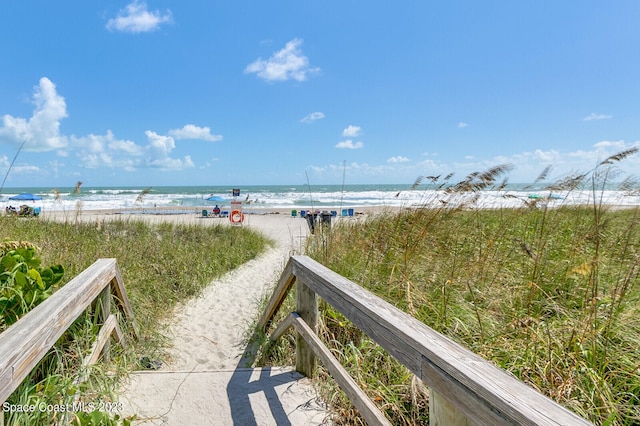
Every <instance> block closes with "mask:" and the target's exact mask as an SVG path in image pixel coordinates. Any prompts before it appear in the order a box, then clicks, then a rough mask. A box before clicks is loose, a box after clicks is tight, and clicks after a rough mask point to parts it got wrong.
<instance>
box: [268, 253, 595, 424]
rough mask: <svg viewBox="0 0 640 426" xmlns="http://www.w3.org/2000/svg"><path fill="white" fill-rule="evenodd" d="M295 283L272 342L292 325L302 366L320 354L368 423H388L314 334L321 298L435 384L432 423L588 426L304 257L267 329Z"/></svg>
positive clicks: (272, 305) (284, 284)
mask: <svg viewBox="0 0 640 426" xmlns="http://www.w3.org/2000/svg"><path fill="white" fill-rule="evenodd" d="M294 282H295V283H296V299H297V307H296V311H297V312H294V313H291V314H290V315H289V316H287V317H286V319H285V320H284V321H283V322H282V323H281V324H280V325H279V326H278V327H277V328H276V329H275V331H274V332H273V333H272V335H271V336H270V339H272V340H277V339H278V337H280V336H281V335H282V333H283V332H284V331H285V330H286V329H287V328H288V327H290V326H293V327H294V328H295V329H296V331H297V333H298V337H297V338H296V369H297V370H298V371H299V372H301V373H303V374H305V375H307V376H309V377H312V375H313V371H314V368H315V359H316V357H318V358H320V360H321V361H322V362H323V364H324V365H325V367H326V368H327V370H328V371H329V373H330V374H331V375H332V376H333V377H334V379H335V380H336V381H337V382H338V384H339V385H340V387H341V388H342V389H343V390H344V392H345V393H346V394H347V396H348V397H349V399H350V400H351V402H352V403H353V404H354V406H355V407H356V408H357V409H358V411H359V412H360V414H361V415H362V416H363V418H364V419H365V420H366V421H367V423H369V424H370V425H374V424H380V425H388V424H390V423H389V421H388V420H387V419H386V417H385V416H384V415H383V414H382V413H381V412H380V411H379V410H378V408H377V407H376V406H375V404H374V403H373V402H372V401H371V400H370V399H369V398H368V397H367V396H366V395H365V393H364V392H363V391H362V390H361V389H360V388H359V387H358V386H357V384H356V383H355V381H354V380H353V379H352V378H351V377H350V376H349V375H348V373H347V372H346V370H345V369H344V368H343V367H342V366H341V365H340V363H339V362H338V361H337V360H336V359H335V357H334V356H333V355H332V354H331V353H330V351H329V350H328V349H327V348H326V346H325V345H324V344H323V343H322V342H321V341H320V339H319V338H318V336H317V335H316V327H317V318H318V312H317V309H318V302H317V296H320V297H322V298H323V299H324V300H325V301H326V302H327V303H329V304H330V305H331V306H333V307H334V308H335V309H337V310H338V311H340V312H341V313H342V314H343V315H344V316H345V317H346V318H348V319H349V320H350V321H351V322H352V323H353V324H354V325H355V326H356V327H358V328H359V329H360V330H362V331H363V332H364V333H366V334H367V335H368V336H369V337H371V338H372V339H373V340H374V341H375V342H376V343H378V344H379V345H380V346H382V347H383V348H384V349H385V350H386V351H387V352H388V353H389V354H390V355H392V356H393V357H394V358H396V359H397V360H398V361H400V362H401V363H402V364H404V365H405V366H406V367H407V368H408V369H409V370H410V371H411V372H413V374H415V375H416V376H417V377H418V378H419V379H421V380H422V381H423V382H424V383H425V384H426V385H427V386H428V387H429V388H430V392H431V394H430V398H429V418H430V422H431V424H432V425H436V424H440V425H445V424H446V425H468V424H478V425H512V424H518V425H571V426H575V425H589V424H591V423H589V422H588V421H587V420H585V419H583V418H581V417H579V416H577V415H575V414H574V413H572V412H571V411H569V410H567V409H566V408H564V407H562V406H560V405H559V404H557V403H555V402H554V401H552V400H551V399H549V398H547V397H546V396H544V395H542V394H541V393H539V392H537V391H536V390H535V389H533V388H531V387H529V386H527V385H526V384H525V383H523V382H521V381H520V380H518V379H516V378H515V377H514V376H512V375H509V374H508V373H507V372H505V371H504V370H501V369H499V368H498V367H496V366H494V365H493V364H491V363H490V362H488V361H487V360H485V359H483V358H481V357H479V356H478V355H476V354H474V353H473V352H471V351H469V350H467V349H465V348H464V347H462V346H460V345H459V344H457V343H455V342H453V341H452V340H450V339H448V338H447V337H445V336H443V335H441V334H439V333H437V332H436V331H434V330H433V329H431V328H429V327H427V326H426V325H425V324H423V323H421V322H420V321H418V320H416V319H415V318H413V317H411V316H409V315H407V314H406V313H404V312H402V311H400V310H399V309H397V308H396V307H394V306H393V305H391V304H389V303H387V302H385V301H384V300H382V299H380V298H379V297H377V296H375V295H374V294H372V293H370V292H369V291H367V290H365V289H363V288H362V287H360V286H358V285H357V284H355V283H353V282H351V281H349V280H348V279H346V278H344V277H343V276H341V275H339V274H337V273H335V272H333V271H331V270H329V269H328V268H326V267H324V266H323V265H321V264H319V263H317V262H316V261H314V260H313V259H311V258H309V257H306V256H294V257H292V258H291V259H289V262H288V264H287V266H286V267H285V270H284V272H283V274H282V276H281V278H280V280H279V282H278V285H277V287H276V289H275V290H274V292H273V295H272V296H271V299H270V300H269V303H268V305H267V307H266V309H265V311H264V313H263V315H262V317H261V318H260V320H259V323H258V325H259V327H260V328H262V330H263V331H265V332H266V331H267V328H268V327H269V325H270V323H271V321H272V319H273V318H274V316H275V314H276V313H277V312H278V310H279V308H280V306H281V304H282V302H283V301H284V299H285V297H286V295H287V293H288V291H289V289H290V288H291V287H292V286H293V284H294Z"/></svg>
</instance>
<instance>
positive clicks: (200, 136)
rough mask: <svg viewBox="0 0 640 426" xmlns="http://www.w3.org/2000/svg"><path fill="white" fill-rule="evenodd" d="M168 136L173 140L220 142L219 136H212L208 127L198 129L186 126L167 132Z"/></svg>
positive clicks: (191, 125)
mask: <svg viewBox="0 0 640 426" xmlns="http://www.w3.org/2000/svg"><path fill="white" fill-rule="evenodd" d="M169 135H171V136H173V137H174V138H175V139H177V140H180V139H192V140H202V141H209V142H217V141H221V140H222V136H221V135H212V134H211V129H210V128H209V127H198V126H196V125H193V124H187V125H185V126H184V127H183V128H182V129H173V130H169Z"/></svg>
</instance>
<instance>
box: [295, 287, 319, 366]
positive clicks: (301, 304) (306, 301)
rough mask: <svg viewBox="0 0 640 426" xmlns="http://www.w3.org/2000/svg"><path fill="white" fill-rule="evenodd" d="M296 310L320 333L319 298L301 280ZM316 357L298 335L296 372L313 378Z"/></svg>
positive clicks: (297, 288)
mask: <svg viewBox="0 0 640 426" xmlns="http://www.w3.org/2000/svg"><path fill="white" fill-rule="evenodd" d="M296 310H297V312H298V315H300V316H301V317H302V319H303V320H304V322H306V323H307V325H308V326H309V327H310V328H311V329H312V330H313V332H314V333H316V332H317V331H318V297H317V296H316V294H315V293H314V291H313V290H311V289H310V288H309V287H308V286H307V285H306V284H305V283H303V282H302V280H301V279H297V280H296ZM315 366H316V356H315V354H314V353H313V350H312V349H311V347H310V346H309V345H308V344H307V342H305V340H304V339H303V338H302V336H301V335H300V334H299V333H298V335H297V337H296V371H298V372H299V373H302V374H304V375H305V376H307V377H313V372H314V370H315Z"/></svg>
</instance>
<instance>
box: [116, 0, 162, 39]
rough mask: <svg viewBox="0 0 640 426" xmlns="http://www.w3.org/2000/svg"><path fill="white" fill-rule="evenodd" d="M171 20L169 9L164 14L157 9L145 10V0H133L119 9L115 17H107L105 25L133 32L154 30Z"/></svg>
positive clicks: (117, 29)
mask: <svg viewBox="0 0 640 426" xmlns="http://www.w3.org/2000/svg"><path fill="white" fill-rule="evenodd" d="M171 21H172V16H171V11H170V10H167V11H166V12H165V13H164V14H163V13H161V12H160V11H158V10H156V11H152V12H150V11H149V10H147V4H146V3H145V2H138V1H137V0H135V1H133V2H132V3H129V4H128V5H127V6H126V7H125V8H124V9H121V10H120V11H119V12H118V15H117V16H116V17H115V18H111V19H109V21H107V25H106V27H107V29H108V30H110V31H122V32H126V33H134V34H135V33H145V32H151V31H155V30H157V29H158V28H160V25H162V24H166V23H170V22H171Z"/></svg>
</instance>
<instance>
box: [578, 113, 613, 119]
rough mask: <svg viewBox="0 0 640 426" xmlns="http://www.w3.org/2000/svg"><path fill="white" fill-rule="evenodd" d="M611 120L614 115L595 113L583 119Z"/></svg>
mask: <svg viewBox="0 0 640 426" xmlns="http://www.w3.org/2000/svg"><path fill="white" fill-rule="evenodd" d="M610 118H613V116H612V115H607V114H596V113H595V112H592V113H591V114H589V115H587V116H586V117H585V118H583V120H584V121H594V120H608V119H610Z"/></svg>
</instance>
